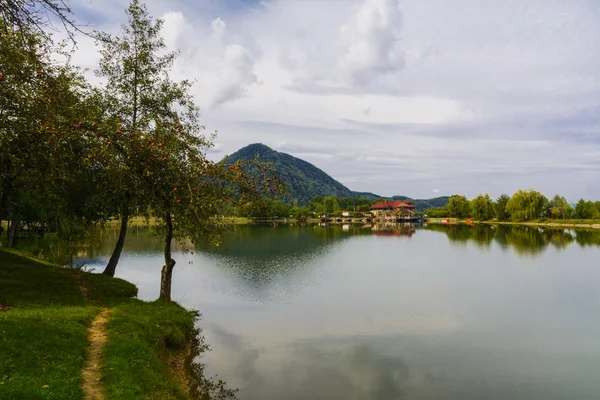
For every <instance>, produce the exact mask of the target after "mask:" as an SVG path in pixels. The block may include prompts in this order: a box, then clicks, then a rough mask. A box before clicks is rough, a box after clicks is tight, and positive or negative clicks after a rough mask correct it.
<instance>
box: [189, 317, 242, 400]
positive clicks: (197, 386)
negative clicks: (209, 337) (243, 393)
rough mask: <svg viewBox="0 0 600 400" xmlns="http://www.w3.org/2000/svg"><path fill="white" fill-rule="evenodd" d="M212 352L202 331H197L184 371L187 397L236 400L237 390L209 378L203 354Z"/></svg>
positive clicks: (204, 399) (207, 399)
mask: <svg viewBox="0 0 600 400" xmlns="http://www.w3.org/2000/svg"><path fill="white" fill-rule="evenodd" d="M207 351H210V347H209V346H208V345H207V344H206V342H205V341H204V336H203V335H202V330H201V329H196V334H195V335H194V340H193V341H192V343H191V348H190V349H189V354H188V355H187V357H186V359H185V361H184V365H183V369H184V372H185V375H186V378H187V379H186V384H187V393H186V394H187V397H188V398H190V399H202V400H236V399H237V396H236V393H237V392H238V390H237V389H231V388H229V387H228V386H227V383H226V382H224V381H222V380H220V379H219V380H215V379H214V378H211V377H207V376H206V373H205V368H206V366H205V365H204V363H202V362H201V361H200V360H201V357H202V354H203V353H205V352H207Z"/></svg>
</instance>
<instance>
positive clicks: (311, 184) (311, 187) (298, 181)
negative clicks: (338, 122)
mask: <svg viewBox="0 0 600 400" xmlns="http://www.w3.org/2000/svg"><path fill="white" fill-rule="evenodd" d="M256 156H258V159H259V160H260V161H261V162H268V163H272V165H273V168H274V169H275V173H276V174H277V175H278V176H279V177H280V178H281V179H283V181H284V182H286V183H287V184H288V185H289V196H288V197H289V199H290V200H298V204H301V205H303V204H307V203H309V202H310V201H311V200H312V199H313V198H314V197H315V196H323V197H327V196H335V197H362V198H366V199H371V200H375V199H388V198H387V197H383V196H379V195H377V194H375V193H369V192H354V191H352V190H350V189H348V188H347V187H346V186H344V185H342V184H341V183H340V182H338V181H336V180H335V179H333V178H332V177H331V176H329V175H327V173H325V172H324V171H322V170H321V169H319V168H317V167H315V166H314V165H312V164H311V163H309V162H307V161H304V160H302V159H300V158H297V157H294V156H291V155H289V154H286V153H281V152H278V151H275V150H273V149H271V148H270V147H268V146H265V145H264V144H261V143H254V144H250V145H248V146H246V147H243V148H241V149H239V150H238V151H236V152H235V153H233V154H231V155H230V156H228V157H227V161H226V162H227V163H231V164H233V163H235V162H237V161H242V160H250V159H252V158H254V157H256ZM392 199H393V200H405V199H409V197H406V196H394V197H393V198H392ZM411 200H412V201H413V202H414V204H415V206H417V209H418V210H424V209H426V208H430V207H443V206H445V205H446V203H447V202H448V197H437V198H435V199H428V200H419V199H412V198H411Z"/></svg>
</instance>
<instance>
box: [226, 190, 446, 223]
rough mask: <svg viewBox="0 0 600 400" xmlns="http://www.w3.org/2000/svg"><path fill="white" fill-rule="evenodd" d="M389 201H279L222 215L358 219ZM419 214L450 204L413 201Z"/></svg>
mask: <svg viewBox="0 0 600 400" xmlns="http://www.w3.org/2000/svg"><path fill="white" fill-rule="evenodd" d="M393 199H394V200H407V199H409V198H408V197H400V196H396V197H394V198H393ZM382 200H386V199H384V198H380V199H371V198H363V197H333V196H329V197H324V196H315V197H313V199H312V200H311V201H310V202H309V203H308V204H306V205H304V206H301V205H299V204H298V201H295V202H294V203H293V204H287V203H286V202H284V201H280V200H274V199H271V200H265V201H264V207H263V203H262V202H261V203H260V204H259V203H257V204H256V205H255V206H254V207H246V208H245V209H241V208H236V207H227V208H225V209H223V214H224V215H226V216H237V217H248V218H264V219H277V218H287V217H293V218H311V217H315V216H320V215H323V214H328V215H331V216H340V215H341V214H342V212H344V211H347V212H349V213H350V215H351V216H359V215H361V213H363V212H367V211H370V209H371V206H372V205H373V204H375V203H376V202H378V201H382ZM412 201H413V203H414V204H415V206H416V207H417V210H424V209H425V208H426V207H427V206H430V205H437V204H440V205H443V204H445V203H446V201H447V197H439V198H435V199H429V200H412Z"/></svg>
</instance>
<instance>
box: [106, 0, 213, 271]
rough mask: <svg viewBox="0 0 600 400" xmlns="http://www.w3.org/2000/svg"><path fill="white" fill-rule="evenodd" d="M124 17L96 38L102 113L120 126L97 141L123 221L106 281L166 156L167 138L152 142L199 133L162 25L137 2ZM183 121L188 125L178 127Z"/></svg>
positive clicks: (197, 140)
mask: <svg viewBox="0 0 600 400" xmlns="http://www.w3.org/2000/svg"><path fill="white" fill-rule="evenodd" d="M126 13H127V16H128V18H129V22H128V24H127V25H123V26H122V29H121V34H120V35H115V36H113V35H109V34H106V33H102V32H99V33H97V37H98V44H100V45H101V46H102V49H101V51H100V53H101V55H102V58H101V60H100V64H99V68H98V70H97V71H96V74H97V75H98V76H100V77H104V78H107V82H106V85H105V86H104V89H103V97H104V99H103V101H104V107H105V109H106V112H107V114H108V115H109V116H110V117H111V118H112V119H114V120H116V121H118V124H119V125H117V126H116V128H115V129H114V130H113V131H105V136H104V137H99V140H100V141H102V143H103V146H104V150H105V152H106V153H107V154H106V156H108V157H109V158H110V161H111V165H110V166H111V167H112V169H110V170H109V171H110V172H109V174H108V175H109V176H110V175H111V172H112V174H114V175H115V178H116V179H114V180H111V181H112V183H113V188H112V189H110V190H108V192H109V193H110V194H112V196H111V197H112V198H113V199H114V200H113V201H112V203H117V204H115V209H114V210H113V211H114V213H115V214H117V213H118V214H119V215H120V217H121V218H120V219H121V227H120V231H119V239H118V240H117V243H116V244H115V248H114V251H113V253H112V256H111V258H110V260H109V262H108V264H107V265H106V268H105V269H104V273H105V274H107V275H110V276H114V274H115V270H116V267H117V264H118V262H119V258H120V255H121V251H122V249H123V246H124V243H125V237H126V234H127V224H128V220H129V217H130V215H131V214H132V213H133V211H134V210H135V209H138V208H142V209H146V208H147V206H149V203H148V199H147V193H145V192H144V185H143V181H144V178H145V177H147V176H151V175H153V174H154V173H155V172H153V171H152V169H151V167H152V165H153V164H152V162H153V160H154V158H156V157H159V156H163V157H164V154H165V153H166V152H167V150H166V149H167V146H165V147H163V143H162V142H163V141H165V140H166V138H167V137H165V140H159V138H158V137H155V136H156V135H158V136H160V135H163V136H164V135H165V132H167V131H169V132H172V136H173V135H174V136H177V133H178V132H180V131H182V129H185V130H186V131H187V132H190V135H192V136H193V134H194V132H197V131H199V129H200V126H199V123H198V112H197V109H196V108H195V106H194V105H193V103H190V102H191V99H190V96H189V94H188V89H189V87H190V84H189V82H187V81H184V82H181V83H175V82H173V81H172V80H171V79H170V77H169V72H170V70H171V68H172V66H173V62H174V60H175V58H176V56H177V53H176V52H166V51H165V49H166V46H165V43H164V40H163V38H162V37H161V36H160V30H161V27H162V24H163V22H162V21H161V20H156V21H155V20H153V19H152V18H151V17H150V15H149V14H148V11H147V10H146V7H145V6H144V5H143V4H140V2H139V1H138V0H134V1H132V2H131V4H130V5H129V7H128V8H127V10H126ZM182 115H185V116H186V117H187V120H186V121H181V118H180V116H182ZM182 124H185V127H182ZM190 137H191V136H190ZM193 145H195V146H200V147H207V146H209V145H210V140H209V139H206V138H203V137H198V138H194V143H193ZM169 148H170V149H171V150H172V151H175V150H176V149H172V148H171V147H169Z"/></svg>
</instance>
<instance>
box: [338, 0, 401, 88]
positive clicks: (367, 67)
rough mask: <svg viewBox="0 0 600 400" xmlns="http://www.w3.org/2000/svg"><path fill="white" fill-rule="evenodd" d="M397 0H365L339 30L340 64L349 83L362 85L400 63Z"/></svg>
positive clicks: (396, 69)
mask: <svg viewBox="0 0 600 400" xmlns="http://www.w3.org/2000/svg"><path fill="white" fill-rule="evenodd" d="M401 28H402V13H401V12H400V7H399V3H398V0H366V1H365V2H364V3H363V4H362V5H361V6H360V7H359V8H358V9H357V11H356V13H355V14H354V15H353V16H352V18H351V20H350V21H349V22H348V23H347V24H345V25H343V26H342V27H341V29H340V46H341V47H342V56H341V58H340V64H341V67H342V68H343V69H344V70H345V71H346V72H347V73H348V74H349V75H350V78H351V79H352V81H353V83H355V84H358V85H366V84H368V83H369V82H370V81H371V80H372V79H374V78H377V76H378V75H379V74H381V73H388V72H394V71H398V70H399V69H401V68H402V67H403V66H404V55H403V53H402V49H401V48H400V43H399V42H400V30H401Z"/></svg>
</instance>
